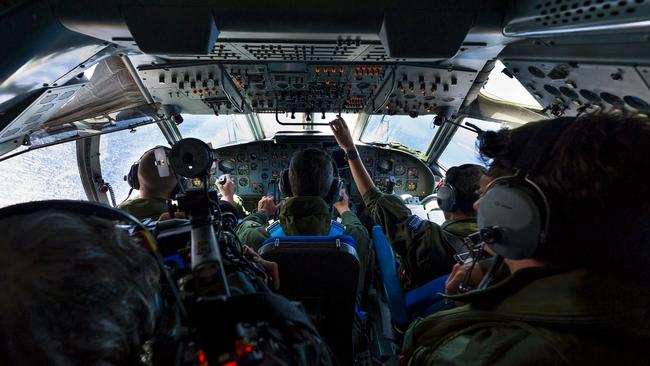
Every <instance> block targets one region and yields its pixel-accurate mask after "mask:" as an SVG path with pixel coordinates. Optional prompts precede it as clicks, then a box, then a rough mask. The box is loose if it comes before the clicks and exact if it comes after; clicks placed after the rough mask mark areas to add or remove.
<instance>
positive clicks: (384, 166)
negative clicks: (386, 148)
mask: <svg viewBox="0 0 650 366" xmlns="http://www.w3.org/2000/svg"><path fill="white" fill-rule="evenodd" d="M391 170H393V162H392V161H390V160H387V159H381V160H379V161H378V162H377V171H378V172H379V173H381V174H386V173H389V172H390V171H391Z"/></svg>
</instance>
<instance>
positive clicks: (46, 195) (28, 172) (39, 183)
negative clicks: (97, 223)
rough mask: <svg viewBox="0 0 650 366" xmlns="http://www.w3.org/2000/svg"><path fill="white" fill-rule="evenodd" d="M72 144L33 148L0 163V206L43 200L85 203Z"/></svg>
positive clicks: (73, 144) (84, 194)
mask: <svg viewBox="0 0 650 366" xmlns="http://www.w3.org/2000/svg"><path fill="white" fill-rule="evenodd" d="M76 157H77V155H76V150H75V143H74V142H67V143H64V144H59V145H53V146H48V147H44V148H41V149H36V150H34V151H30V152H27V153H25V154H22V155H18V156H15V157H13V158H9V159H7V160H5V161H2V162H0V171H2V175H1V176H2V179H0V192H2V194H0V207H4V206H9V205H12V204H15V203H20V202H27V201H38V200H46V199H73V200H86V199H87V198H86V193H85V192H84V189H83V186H82V185H81V178H80V177H79V169H78V168H77V159H76Z"/></svg>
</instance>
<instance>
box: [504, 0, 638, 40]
mask: <svg viewBox="0 0 650 366" xmlns="http://www.w3.org/2000/svg"><path fill="white" fill-rule="evenodd" d="M513 4H514V6H513V7H512V8H511V9H510V15H509V16H508V19H510V21H508V22H507V23H506V25H505V27H504V29H503V33H504V34H505V35H506V36H510V37H534V36H539V37H542V36H558V35H567V34H574V33H596V32H597V33H607V32H614V31H622V30H634V29H644V28H646V29H647V28H650V3H649V2H647V1H584V2H577V1H576V2H574V3H572V4H564V3H558V2H556V1H554V2H549V1H541V0H537V1H516V2H513Z"/></svg>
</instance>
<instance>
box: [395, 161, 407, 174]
mask: <svg viewBox="0 0 650 366" xmlns="http://www.w3.org/2000/svg"><path fill="white" fill-rule="evenodd" d="M404 174H406V167H404V165H402V164H397V165H395V175H404Z"/></svg>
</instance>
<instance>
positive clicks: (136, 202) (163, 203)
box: [117, 198, 168, 220]
mask: <svg viewBox="0 0 650 366" xmlns="http://www.w3.org/2000/svg"><path fill="white" fill-rule="evenodd" d="M117 208H119V209H121V210H124V211H126V212H128V213H130V214H131V215H133V216H135V217H137V218H138V219H139V220H144V219H152V220H158V217H160V215H161V214H163V213H165V212H167V211H168V210H167V200H165V199H162V198H133V199H130V200H128V201H125V202H122V203H120V204H119V205H118V206H117Z"/></svg>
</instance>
